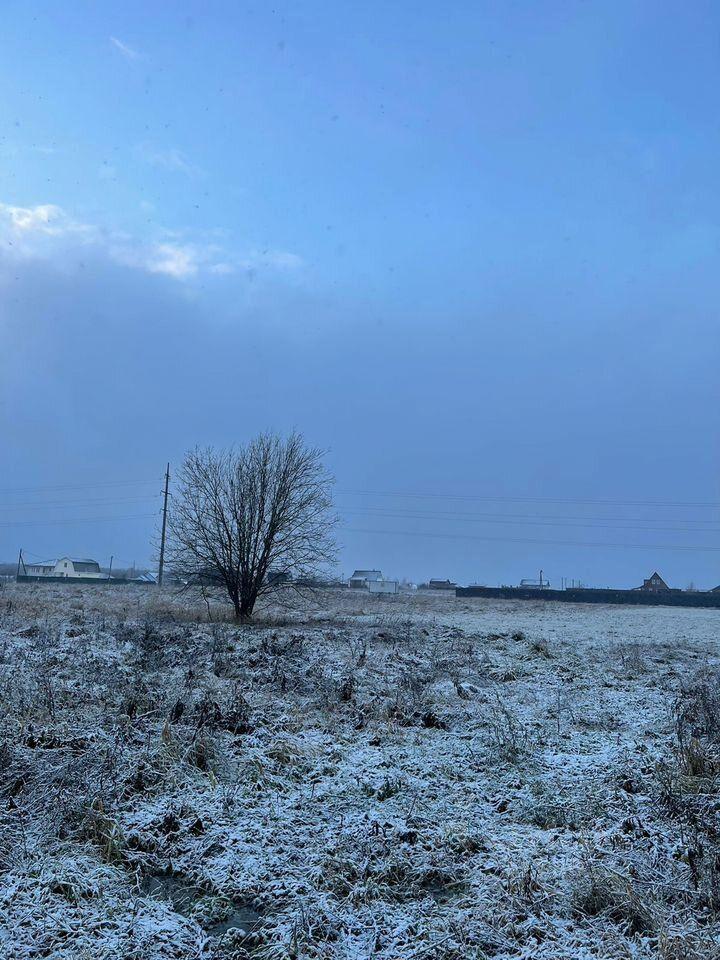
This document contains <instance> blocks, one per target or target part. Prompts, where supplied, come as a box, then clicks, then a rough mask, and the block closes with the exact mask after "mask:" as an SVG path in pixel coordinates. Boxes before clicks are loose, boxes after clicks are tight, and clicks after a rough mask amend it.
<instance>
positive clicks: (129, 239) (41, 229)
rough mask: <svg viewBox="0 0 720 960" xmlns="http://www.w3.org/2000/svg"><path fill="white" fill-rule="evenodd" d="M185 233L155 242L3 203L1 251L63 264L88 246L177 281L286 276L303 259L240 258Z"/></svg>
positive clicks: (259, 254)
mask: <svg viewBox="0 0 720 960" xmlns="http://www.w3.org/2000/svg"><path fill="white" fill-rule="evenodd" d="M210 236H211V237H213V241H212V242H208V240H207V237H208V234H207V233H206V234H205V236H204V238H202V237H201V238H192V237H188V236H187V235H185V234H183V233H178V232H172V231H159V232H158V234H157V235H156V236H155V237H149V238H139V237H135V236H133V235H132V234H129V233H126V232H121V231H112V230H106V229H101V228H100V227H99V226H97V225H94V224H90V223H83V222H81V221H79V220H76V219H75V218H73V217H71V216H70V215H69V214H68V213H67V212H66V211H65V210H64V209H63V208H62V207H60V206H58V205H57V204H53V203H43V204H37V205H36V206H33V207H21V206H15V205H12V204H7V203H1V202H0V249H3V250H5V252H6V253H9V254H10V255H12V256H15V257H16V258H20V259H44V260H53V259H58V260H61V259H62V258H63V257H67V255H68V253H69V252H71V251H72V249H73V247H77V246H81V247H82V248H83V249H87V248H88V247H90V248H92V249H94V250H95V251H96V252H97V253H99V254H101V255H104V256H106V257H107V258H108V259H109V260H111V261H113V262H114V263H117V264H120V265H122V266H124V267H129V268H131V269H134V270H142V271H144V272H145V273H150V274H160V275H164V276H167V277H172V278H173V279H175V280H191V279H192V278H194V277H198V276H200V275H203V274H210V275H214V276H227V275H231V274H234V273H238V272H245V273H248V272H252V273H253V274H255V273H257V272H259V271H266V272H272V273H287V272H292V271H296V270H297V269H298V268H299V267H301V266H302V265H303V260H302V259H301V258H300V257H299V256H298V255H297V254H294V253H290V252H288V251H284V250H270V249H263V250H260V251H258V250H254V249H250V250H249V251H247V252H244V253H239V252H237V251H232V250H229V249H227V247H226V246H221V245H220V244H218V243H217V242H216V241H215V237H214V235H213V233H210Z"/></svg>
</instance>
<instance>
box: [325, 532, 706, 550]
mask: <svg viewBox="0 0 720 960" xmlns="http://www.w3.org/2000/svg"><path fill="white" fill-rule="evenodd" d="M340 529H341V530H345V531H346V532H348V533H371V534H373V535H375V534H379V535H381V536H398V537H430V538H433V539H442V540H484V541H492V542H493V543H537V544H542V545H544V546H561V547H602V548H604V547H620V548H623V549H625V548H627V549H631V550H684V551H711V552H720V547H701V546H692V545H689V544H670V543H602V542H599V543H598V542H588V541H583V540H535V539H532V538H529V537H486V536H479V535H476V534H467V533H465V534H463V533H431V532H425V531H421V530H362V529H359V528H356V527H341V528H340Z"/></svg>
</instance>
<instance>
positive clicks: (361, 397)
mask: <svg viewBox="0 0 720 960" xmlns="http://www.w3.org/2000/svg"><path fill="white" fill-rule="evenodd" d="M0 86H1V89H2V109H1V110H0V438H1V440H0V559H2V560H13V559H14V558H15V557H16V556H17V552H18V550H19V548H21V547H22V548H23V549H24V550H25V553H26V556H28V557H29V558H31V559H32V558H35V559H38V558H45V557H50V556H58V555H62V554H66V553H67V554H71V555H73V554H74V555H81V556H89V557H94V558H96V559H98V560H100V562H101V563H107V562H108V561H109V557H110V556H111V555H112V556H113V557H114V558H115V560H114V562H115V564H116V566H118V565H120V566H122V565H127V564H130V563H132V562H133V561H135V562H136V563H138V564H145V563H151V562H152V558H153V556H154V550H153V547H152V540H153V533H154V531H155V529H156V526H157V519H158V511H159V508H160V491H161V485H162V475H163V473H164V469H165V465H166V463H167V462H170V464H171V476H172V475H173V474H174V471H175V470H176V469H177V468H178V467H179V465H180V464H181V462H182V458H183V455H184V453H185V452H186V451H187V450H189V449H191V448H193V447H194V446H195V445H197V444H200V445H208V444H212V445H216V446H218V447H227V446H230V445H234V444H242V443H244V442H246V441H247V440H248V439H250V438H251V437H252V436H253V435H255V434H257V433H258V432H259V431H262V430H273V431H277V432H279V433H282V434H285V433H287V432H289V431H290V430H293V429H297V430H300V431H301V432H302V433H303V434H304V435H305V437H306V438H307V440H308V442H310V443H311V444H313V445H316V446H319V447H321V448H322V449H324V450H326V451H327V455H326V456H327V464H328V467H329V469H330V470H331V472H332V473H333V475H334V477H335V486H334V497H335V503H336V508H337V512H338V515H339V523H338V540H339V544H340V558H339V567H338V570H339V572H341V573H344V574H349V573H350V572H352V570H353V569H354V568H355V567H361V568H362V567H379V568H381V569H382V570H383V571H384V573H385V574H386V575H387V576H397V577H406V578H408V579H410V580H413V581H416V582H417V581H422V580H425V579H427V578H429V577H440V578H445V577H448V578H451V579H453V580H456V581H458V582H460V583H474V582H477V583H486V584H490V585H493V584H498V583H516V582H518V581H519V580H520V579H521V578H524V577H537V576H538V572H539V570H540V569H543V571H544V576H545V577H546V578H549V579H550V580H551V581H552V583H553V585H558V586H559V585H560V583H561V582H562V578H568V579H569V580H576V581H578V580H579V581H582V582H583V583H587V584H590V585H596V586H606V585H611V586H631V585H636V584H638V583H640V582H641V581H642V579H643V578H644V577H646V576H649V575H650V573H651V572H652V571H653V570H655V569H658V570H659V571H660V572H661V573H662V574H663V576H665V578H666V580H668V582H670V583H671V584H672V585H673V586H681V587H685V586H687V585H688V584H689V583H691V582H692V583H694V584H695V585H697V586H698V587H702V588H709V587H714V586H716V585H717V584H718V583H720V442H719V440H718V410H719V409H720V405H719V402H718V401H719V400H720V396H719V393H720V388H719V383H720V381H719V378H718V375H717V371H718V361H719V360H720V356H719V353H720V351H719V347H720V332H719V327H718V304H719V303H720V296H719V295H720V192H719V187H720V162H719V161H720V150H719V148H720V110H719V108H720V8H718V6H717V4H715V3H712V2H704V0H697V2H695V3H693V4H687V3H681V2H674V0H673V2H670V0H653V2H643V0H622V2H614V0H602V2H580V0H577V2H571V0H568V2H538V3H529V2H524V3H519V2H512V0H503V2H484V0H474V2H460V0H450V2H448V3H436V2H428V0H419V2H418V0H415V2H409V0H396V2H393V3H387V2H374V0H368V2H364V3H362V4H359V3H354V2H352V3H351V2H345V0H333V2H319V0H301V2H297V0H296V2H293V3H284V2H280V0H278V2H274V3H272V4H269V3H257V2H253V3H245V2H238V0H233V2H219V0H203V2H202V3H200V2H191V0H185V2H183V3H169V2H157V0H155V2H153V0H143V2H142V3H141V2H136V0H124V2H123V3H118V2H115V3H103V2H84V0H74V2H73V3H71V4H57V3H54V2H49V0H48V2H44V3H41V2H33V0H22V2H16V0H5V3H4V4H3V30H2V36H1V37H0Z"/></svg>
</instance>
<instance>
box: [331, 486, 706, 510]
mask: <svg viewBox="0 0 720 960" xmlns="http://www.w3.org/2000/svg"><path fill="white" fill-rule="evenodd" d="M336 492H337V493H338V494H340V495H341V496H352V497H356V496H359V497H404V498H406V499H408V500H483V501H489V502H497V503H584V504H592V505H598V506H599V505H603V506H625V507H688V508H699V507H706V508H708V507H709V508H720V502H718V501H708V502H700V501H698V502H695V503H689V502H683V501H678V500H589V499H587V500H586V499H582V498H579V497H489V496H479V495H475V494H454V493H400V492H398V491H381V490H337V491H336Z"/></svg>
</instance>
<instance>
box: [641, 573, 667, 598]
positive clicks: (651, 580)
mask: <svg viewBox="0 0 720 960" xmlns="http://www.w3.org/2000/svg"><path fill="white" fill-rule="evenodd" d="M635 589H636V590H644V591H645V592H646V593H661V592H663V591H665V590H669V589H670V587H669V586H668V585H667V584H666V583H665V581H664V580H663V578H662V577H661V576H660V574H659V573H658V572H657V570H656V571H655V573H654V574H653V575H652V576H651V577H648V578H647V580H643V585H642V586H641V587H635Z"/></svg>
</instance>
